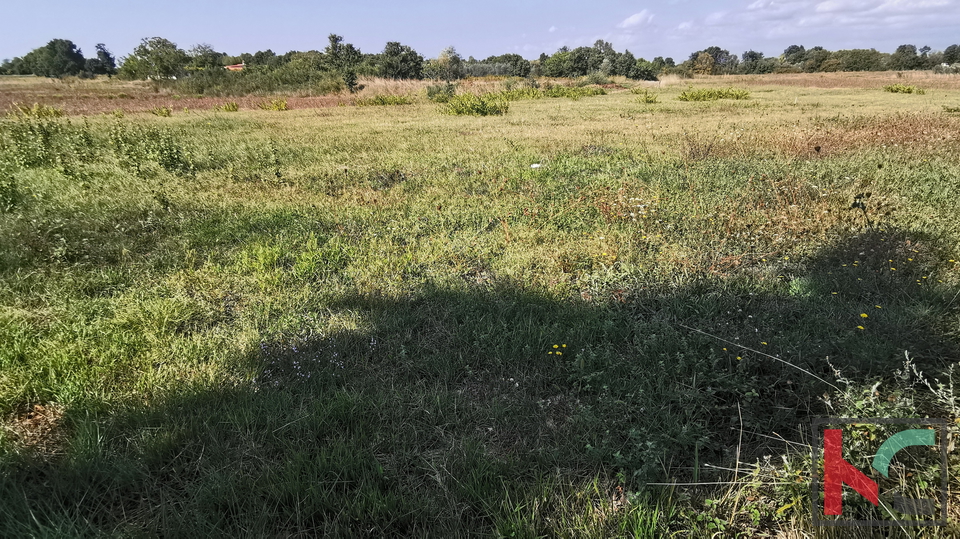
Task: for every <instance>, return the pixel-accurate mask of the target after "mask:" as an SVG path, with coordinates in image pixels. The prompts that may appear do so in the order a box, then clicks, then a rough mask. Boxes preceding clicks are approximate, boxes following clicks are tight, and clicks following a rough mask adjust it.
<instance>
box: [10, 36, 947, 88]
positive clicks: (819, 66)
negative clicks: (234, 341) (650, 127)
mask: <svg viewBox="0 0 960 539" xmlns="http://www.w3.org/2000/svg"><path fill="white" fill-rule="evenodd" d="M241 63H242V64H244V69H243V70H241V71H238V72H231V71H228V70H225V69H224V67H225V66H227V65H232V64H241ZM951 66H952V67H951ZM913 69H937V70H941V71H950V72H960V46H958V45H950V46H948V47H946V48H945V49H944V50H942V51H934V50H932V49H931V48H930V47H928V46H923V47H920V48H917V47H916V46H915V45H901V46H899V47H897V49H896V51H894V52H893V53H882V52H879V51H877V50H876V49H849V50H838V51H828V50H826V49H825V48H823V47H811V48H809V49H807V48H805V47H804V46H803V45H791V46H789V47H787V48H786V49H785V50H784V51H783V54H781V55H779V56H774V57H765V56H764V54H763V53H761V52H757V51H753V50H749V51H746V52H744V53H743V55H742V56H741V57H738V56H737V55H736V54H731V53H730V51H728V50H726V49H721V48H720V47H708V48H706V49H703V50H699V51H695V52H693V53H691V54H690V56H689V58H687V59H686V60H684V61H683V62H681V63H679V64H678V63H676V62H675V61H674V60H673V58H663V57H659V56H658V57H655V58H654V59H653V60H650V61H648V60H646V59H644V58H642V57H641V58H638V57H635V56H634V55H633V53H631V52H630V51H629V50H625V51H623V52H618V51H617V50H615V49H614V47H613V45H612V44H610V43H609V42H606V41H603V40H597V41H596V42H595V43H594V44H593V46H591V47H577V48H573V49H570V48H568V47H562V48H560V49H559V50H558V51H556V52H555V53H553V54H552V55H547V54H546V53H544V54H541V55H540V57H539V58H537V59H535V60H527V59H525V58H523V57H522V56H520V55H519V54H502V55H498V56H490V57H488V58H485V59H482V60H478V59H475V58H473V57H472V56H471V57H468V58H466V59H464V58H463V57H462V56H461V55H460V54H459V53H458V52H457V51H456V49H455V48H454V47H447V48H445V49H443V50H442V51H440V53H439V54H438V55H437V56H436V57H435V58H430V59H426V58H425V57H424V56H423V55H422V54H420V53H418V52H417V51H416V50H414V49H413V48H412V47H410V46H408V45H403V44H401V43H399V42H393V41H391V42H388V43H387V44H386V46H385V47H384V48H383V50H382V51H381V52H379V53H373V54H369V53H362V52H361V51H360V49H358V48H357V47H355V46H353V45H352V44H350V43H346V42H345V41H344V39H343V37H342V36H339V35H336V34H331V35H330V36H329V37H328V44H327V46H326V47H325V48H324V50H322V51H317V50H311V51H306V52H301V51H290V52H287V53H284V54H277V53H275V52H273V51H272V50H270V49H267V50H265V51H258V52H256V53H243V54H240V55H236V56H232V55H228V54H226V53H223V52H218V51H217V50H216V49H214V47H212V46H211V45H207V44H200V45H195V46H194V47H192V48H190V49H188V50H184V49H182V48H180V47H179V46H177V44H176V43H174V42H172V41H170V40H168V39H164V38H161V37H153V38H145V39H143V40H142V41H141V43H140V44H139V45H138V46H137V47H136V48H135V49H134V50H133V51H132V52H131V53H130V54H129V55H127V56H125V57H123V58H122V59H121V61H120V63H119V67H118V65H117V62H116V61H115V59H114V57H113V55H112V53H111V52H110V51H109V50H107V48H106V46H104V45H103V44H102V43H101V44H98V45H97V46H96V55H95V56H94V57H91V58H84V56H83V53H82V52H81V50H80V49H79V48H78V47H77V46H76V45H75V44H74V43H73V42H72V41H70V40H67V39H54V40H51V41H50V42H49V43H47V44H46V45H44V46H42V47H39V48H37V49H34V50H32V51H30V52H29V53H27V54H26V55H24V56H22V57H17V58H13V59H12V60H4V61H3V63H2V64H0V74H9V75H30V74H32V75H37V76H43V77H54V78H60V77H65V76H81V77H92V76H96V75H110V76H113V75H116V76H118V77H121V78H123V79H130V80H148V79H149V80H153V81H158V82H160V81H174V80H176V81H177V85H178V86H182V87H183V89H184V90H185V91H191V92H194V93H200V94H202V93H214V94H240V93H248V92H255V91H277V90H284V89H293V88H298V89H303V88H304V87H306V88H312V89H315V90H316V91H318V92H320V93H328V92H332V91H339V90H344V89H346V90H350V91H354V90H356V89H357V87H358V84H357V80H358V78H359V77H363V76H376V77H385V78H391V79H435V80H436V79H438V80H446V81H452V80H456V79H461V78H465V77H471V76H473V77H482V76H512V77H538V76H544V77H569V78H575V77H584V76H591V75H600V76H623V77H627V78H630V79H635V80H657V78H658V77H660V76H663V75H665V74H674V75H679V76H683V77H688V76H692V75H711V74H712V75H717V74H764V73H800V72H806V73H814V72H829V71H882V70H913Z"/></svg>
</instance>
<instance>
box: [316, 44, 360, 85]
mask: <svg viewBox="0 0 960 539" xmlns="http://www.w3.org/2000/svg"><path fill="white" fill-rule="evenodd" d="M328 39H329V41H330V43H329V44H328V45H327V48H326V49H324V50H323V53H324V57H325V62H326V64H327V66H328V67H329V68H330V69H332V70H334V71H337V72H339V73H340V74H341V76H343V82H344V84H346V85H347V89H348V90H350V92H351V93H352V92H355V91H356V89H357V66H358V65H359V64H360V62H361V60H363V54H362V53H361V52H360V50H359V49H357V48H356V47H354V46H353V45H351V44H350V43H344V42H343V36H338V35H337V34H330V36H329V37H328Z"/></svg>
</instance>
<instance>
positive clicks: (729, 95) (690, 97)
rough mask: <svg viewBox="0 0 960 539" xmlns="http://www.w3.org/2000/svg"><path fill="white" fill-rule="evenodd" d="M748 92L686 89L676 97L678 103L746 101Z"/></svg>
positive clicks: (725, 89)
mask: <svg viewBox="0 0 960 539" xmlns="http://www.w3.org/2000/svg"><path fill="white" fill-rule="evenodd" d="M749 97H750V92H748V91H746V90H744V89H742V88H698V89H693V88H688V89H686V90H684V91H683V92H680V95H678V96H677V99H678V100H679V101H716V100H717V99H747V98H749Z"/></svg>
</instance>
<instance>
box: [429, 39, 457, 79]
mask: <svg viewBox="0 0 960 539" xmlns="http://www.w3.org/2000/svg"><path fill="white" fill-rule="evenodd" d="M424 76H425V77H427V78H431V79H442V80H445V81H447V82H450V81H451V80H456V79H462V78H463V76H464V70H463V57H462V56H460V53H458V52H457V49H456V48H454V47H453V46H452V45H451V46H449V47H447V48H445V49H443V50H442V51H440V54H439V55H438V56H437V57H436V58H435V59H433V60H430V61H429V62H427V65H426V66H425V67H424Z"/></svg>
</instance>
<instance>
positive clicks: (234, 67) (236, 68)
mask: <svg viewBox="0 0 960 539" xmlns="http://www.w3.org/2000/svg"><path fill="white" fill-rule="evenodd" d="M224 67H225V68H226V69H227V70H229V71H242V70H243V68H245V67H247V64H246V63H240V64H233V65H232V66H224Z"/></svg>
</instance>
